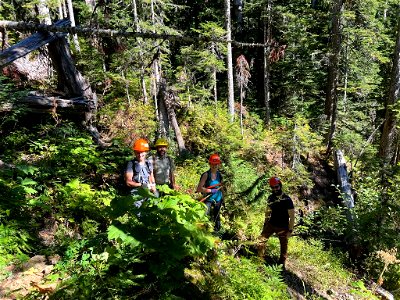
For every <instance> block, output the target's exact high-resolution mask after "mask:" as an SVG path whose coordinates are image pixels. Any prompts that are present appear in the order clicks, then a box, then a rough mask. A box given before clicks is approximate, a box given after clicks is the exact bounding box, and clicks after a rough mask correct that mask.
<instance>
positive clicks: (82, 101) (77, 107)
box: [0, 92, 95, 114]
mask: <svg viewBox="0 0 400 300" xmlns="http://www.w3.org/2000/svg"><path fill="white" fill-rule="evenodd" d="M21 106H23V107H25V108H26V109H28V110H29V111H30V112H35V113H45V112H57V111H69V112H70V111H74V112H76V113H78V114H84V113H86V112H89V111H91V110H93V109H94V108H95V103H93V101H90V99H86V98H84V97H75V98H71V99H63V98H60V97H59V96H51V95H44V94H40V93H38V92H30V93H29V94H28V95H27V96H26V97H25V98H22V99H20V100H19V101H18V102H14V103H9V102H5V103H2V104H1V106H0V112H7V111H12V110H13V109H15V108H17V107H21Z"/></svg>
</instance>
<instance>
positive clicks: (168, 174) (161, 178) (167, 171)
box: [150, 137, 176, 189]
mask: <svg viewBox="0 0 400 300" xmlns="http://www.w3.org/2000/svg"><path fill="white" fill-rule="evenodd" d="M154 146H155V147H156V151H157V152H156V154H155V155H153V156H151V157H150V161H151V162H152V164H153V167H154V179H155V182H156V184H157V185H163V184H166V185H168V186H169V187H170V188H171V189H176V184H175V174H174V172H175V164H174V161H173V159H172V158H171V157H170V156H169V155H167V149H168V141H167V139H166V138H163V137H161V138H158V139H157V140H156V142H155V144H154Z"/></svg>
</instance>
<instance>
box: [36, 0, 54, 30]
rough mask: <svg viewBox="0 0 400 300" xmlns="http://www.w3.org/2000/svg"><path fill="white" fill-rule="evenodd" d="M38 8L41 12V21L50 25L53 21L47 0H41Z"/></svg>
mask: <svg viewBox="0 0 400 300" xmlns="http://www.w3.org/2000/svg"><path fill="white" fill-rule="evenodd" d="M37 8H38V12H39V22H40V23H42V24H47V25H50V24H51V23H52V22H51V17H50V10H49V8H48V7H47V5H46V1H44V0H40V1H39V3H38V6H37Z"/></svg>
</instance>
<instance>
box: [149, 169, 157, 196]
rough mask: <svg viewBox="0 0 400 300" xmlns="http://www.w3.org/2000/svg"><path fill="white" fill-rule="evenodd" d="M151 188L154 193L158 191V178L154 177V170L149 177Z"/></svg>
mask: <svg viewBox="0 0 400 300" xmlns="http://www.w3.org/2000/svg"><path fill="white" fill-rule="evenodd" d="M149 183H150V185H149V189H150V191H152V192H153V193H155V191H156V180H155V179H154V172H153V170H152V171H151V173H150V177H149Z"/></svg>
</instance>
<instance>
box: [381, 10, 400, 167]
mask: <svg viewBox="0 0 400 300" xmlns="http://www.w3.org/2000/svg"><path fill="white" fill-rule="evenodd" d="M399 14H400V13H399ZM399 17H400V16H399ZM399 97H400V18H399V22H398V28H397V42H396V48H395V52H394V56H393V68H392V77H391V83H390V89H389V95H388V97H387V101H386V112H385V123H384V125H383V132H382V136H381V140H380V148H379V157H380V158H382V159H383V161H384V162H385V163H390V162H392V163H395V162H396V160H397V155H395V150H396V147H397V139H398V138H399V137H398V130H397V123H398V121H397V117H396V111H394V107H393V106H394V104H395V103H396V102H397V101H398V99H399Z"/></svg>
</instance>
